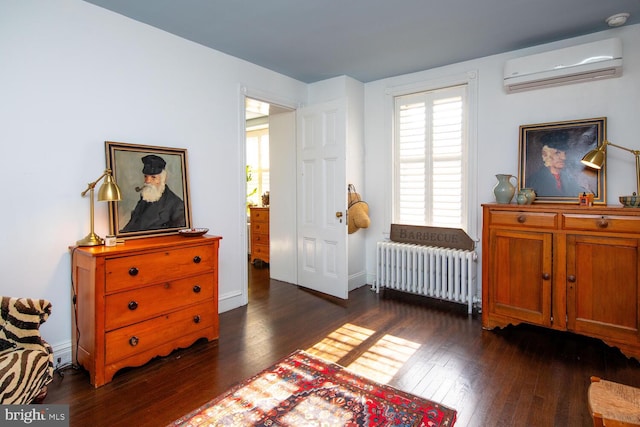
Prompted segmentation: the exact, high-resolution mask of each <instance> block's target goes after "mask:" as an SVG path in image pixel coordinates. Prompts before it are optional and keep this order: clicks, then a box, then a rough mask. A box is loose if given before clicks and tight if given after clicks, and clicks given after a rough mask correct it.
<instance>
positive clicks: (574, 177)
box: [518, 117, 607, 204]
mask: <svg viewBox="0 0 640 427" xmlns="http://www.w3.org/2000/svg"><path fill="white" fill-rule="evenodd" d="M606 127H607V119H606V117H599V118H593V119H584V120H574V121H563V122H552V123H541V124H531V125H522V126H520V138H519V139H520V141H519V142H520V145H519V158H520V162H519V168H518V188H519V189H522V188H532V189H533V190H534V191H535V192H536V199H535V201H536V202H545V203H575V204H577V203H578V202H579V200H580V196H581V195H582V194H585V193H586V194H589V193H592V194H593V195H594V196H593V201H594V203H597V204H604V203H606V190H605V184H606V180H605V176H606V171H605V168H604V167H603V168H602V169H600V170H595V169H592V168H589V167H587V166H585V165H583V164H582V163H581V160H582V157H583V156H584V155H585V154H587V153H588V152H589V151H591V150H593V149H595V148H597V147H599V146H600V145H602V143H603V141H604V139H605V136H606Z"/></svg>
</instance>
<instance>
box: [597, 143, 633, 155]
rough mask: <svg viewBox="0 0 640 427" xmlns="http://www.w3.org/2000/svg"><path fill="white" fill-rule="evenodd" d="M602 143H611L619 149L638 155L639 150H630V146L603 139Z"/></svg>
mask: <svg viewBox="0 0 640 427" xmlns="http://www.w3.org/2000/svg"><path fill="white" fill-rule="evenodd" d="M604 143H605V145H611V146H612V147H616V148H619V149H621V150H624V151H628V152H629V153H631V154H633V155H634V156H636V157H637V156H640V150H632V149H631V148H627V147H623V146H621V145H618V144H614V143H613V142H609V141H605V142H604Z"/></svg>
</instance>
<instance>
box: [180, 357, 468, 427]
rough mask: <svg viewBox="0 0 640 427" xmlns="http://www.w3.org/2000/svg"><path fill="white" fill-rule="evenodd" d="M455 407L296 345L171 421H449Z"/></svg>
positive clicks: (298, 426)
mask: <svg viewBox="0 0 640 427" xmlns="http://www.w3.org/2000/svg"><path fill="white" fill-rule="evenodd" d="M455 420H456V411H455V410H454V409H451V408H447V407H446V406H442V405H440V404H438V403H434V402H431V401H429V400H426V399H422V398H420V397H417V396H414V395H411V394H409V393H405V392H402V391H400V390H396V389H395V388H393V387H389V386H386V385H383V384H378V383H375V382H373V381H370V380H367V379H366V378H364V377H361V376H358V375H355V374H353V373H351V372H349V371H347V370H346V369H344V368H343V367H341V366H339V365H337V364H335V363H329V362H326V361H323V360H322V359H319V358H317V357H314V356H311V355H309V354H308V353H305V352H304V351H301V350H298V351H296V352H294V353H292V354H291V355H289V356H288V357H286V358H285V359H283V360H281V361H280V362H278V363H276V364H275V365H273V366H271V367H270V368H268V369H265V370H264V371H262V372H260V373H259V374H258V375H256V376H254V377H252V378H249V379H248V380H245V381H243V382H242V383H241V384H239V385H237V386H236V387H234V388H232V389H231V390H229V391H227V392H226V393H224V394H222V395H221V396H218V397H217V398H215V399H213V400H212V401H210V402H208V403H206V404H205V405H203V406H201V407H200V408H198V409H196V410H195V411H193V412H191V413H189V414H187V415H185V416H184V417H182V418H180V419H178V420H176V421H174V422H173V423H172V424H170V426H173V427H176V426H180V427H196V426H198V427H203V426H233V427H239V426H265V427H267V426H268V427H275V426H287V427H303V426H305V427H306V426H319V427H329V426H331V427H333V426H336V427H337V426H346V427H356V426H363V427H374V426H375V427H382V426H393V427H422V426H424V427H440V426H453V424H454V423H455Z"/></svg>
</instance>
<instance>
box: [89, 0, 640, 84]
mask: <svg viewBox="0 0 640 427" xmlns="http://www.w3.org/2000/svg"><path fill="white" fill-rule="evenodd" d="M85 1H87V2H88V3H93V4H96V5H99V6H102V7H104V8H106V9H109V10H112V11H114V12H117V13H119V14H122V15H125V16H128V17H130V18H133V19H135V20H137V21H140V22H144V23H147V24H149V25H151V26H154V27H157V28H160V29H163V30H165V31H167V32H169V33H173V34H176V35H178V36H181V37H183V38H185V39H188V40H192V41H194V42H197V43H200V44H202V45H204V46H208V47H211V48H213V49H216V50H218V51H221V52H224V53H227V54H229V55H233V56H235V57H237V58H241V59H245V60H247V61H250V62H252V63H254V64H258V65H261V66H263V67H265V68H268V69H271V70H273V71H276V72H279V73H282V74H285V75H287V76H290V77H292V78H295V79H298V80H300V81H303V82H306V83H312V82H315V81H320V80H324V79H327V78H331V77H335V76H339V75H348V76H350V77H353V78H355V79H357V80H359V81H361V82H365V83H366V82H369V81H374V80H379V79H381V78H386V77H391V76H396V75H401V74H407V73H411V72H415V71H422V70H427V69H430V68H434V67H438V66H442V65H448V64H452V63H456V62H461V61H465V60H469V59H474V58H479V57H483V56H488V55H493V54H496V53H502V52H507V51H511V50H516V49H522V48H525V47H530V46H534V45H538V44H543V43H549V42H552V41H556V40H560V39H565V38H570V37H575V36H580V35H584V34H589V33H594V32H598V31H603V30H606V29H607V28H608V27H607V24H606V23H605V19H606V18H607V17H608V16H611V15H614V14H617V13H621V12H628V13H630V14H631V17H630V18H629V20H628V22H627V25H629V24H635V23H638V22H640V0H438V1H436V0H85Z"/></svg>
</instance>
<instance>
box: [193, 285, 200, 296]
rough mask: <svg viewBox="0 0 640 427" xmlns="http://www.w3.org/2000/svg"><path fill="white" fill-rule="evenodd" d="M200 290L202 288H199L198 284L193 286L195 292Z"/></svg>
mask: <svg viewBox="0 0 640 427" xmlns="http://www.w3.org/2000/svg"><path fill="white" fill-rule="evenodd" d="M201 290H202V288H200V285H194V286H193V292H195V293H196V294H198V293H200V291H201Z"/></svg>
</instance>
